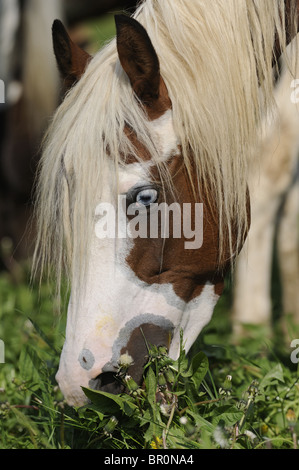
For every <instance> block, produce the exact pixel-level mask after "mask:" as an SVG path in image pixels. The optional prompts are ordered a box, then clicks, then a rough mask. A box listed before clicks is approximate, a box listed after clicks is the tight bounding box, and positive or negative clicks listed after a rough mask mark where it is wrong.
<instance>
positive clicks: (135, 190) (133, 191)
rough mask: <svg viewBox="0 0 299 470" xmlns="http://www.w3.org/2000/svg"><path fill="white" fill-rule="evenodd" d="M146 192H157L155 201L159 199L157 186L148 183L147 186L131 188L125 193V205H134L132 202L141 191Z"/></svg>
mask: <svg viewBox="0 0 299 470" xmlns="http://www.w3.org/2000/svg"><path fill="white" fill-rule="evenodd" d="M146 190H154V191H157V199H158V197H159V193H160V188H159V186H158V185H157V184H154V183H152V184H151V183H149V184H144V185H142V186H141V185H140V186H133V188H131V189H130V190H129V191H128V192H127V193H126V198H127V204H128V205H130V204H134V202H135V201H136V197H137V195H138V194H139V193H141V192H143V191H146Z"/></svg>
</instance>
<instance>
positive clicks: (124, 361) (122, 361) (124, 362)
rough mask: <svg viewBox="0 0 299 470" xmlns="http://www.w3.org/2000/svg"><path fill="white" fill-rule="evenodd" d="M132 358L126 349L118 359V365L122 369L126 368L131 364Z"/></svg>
mask: <svg viewBox="0 0 299 470" xmlns="http://www.w3.org/2000/svg"><path fill="white" fill-rule="evenodd" d="M133 362H134V360H133V358H132V356H130V354H129V353H128V351H127V352H126V353H125V354H122V355H121V356H120V358H119V360H118V365H119V367H121V368H122V369H127V368H128V367H130V366H131V365H132V364H133Z"/></svg>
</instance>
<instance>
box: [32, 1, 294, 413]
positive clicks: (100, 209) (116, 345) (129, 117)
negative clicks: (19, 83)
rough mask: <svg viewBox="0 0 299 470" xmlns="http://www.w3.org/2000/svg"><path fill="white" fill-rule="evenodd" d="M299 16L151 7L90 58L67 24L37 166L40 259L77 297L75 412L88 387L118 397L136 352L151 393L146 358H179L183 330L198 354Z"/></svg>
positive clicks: (59, 35)
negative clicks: (61, 94)
mask: <svg viewBox="0 0 299 470" xmlns="http://www.w3.org/2000/svg"><path fill="white" fill-rule="evenodd" d="M293 7H294V11H293ZM295 7H297V4H295V3H292V2H288V1H286V2H284V1H282V0H277V2H275V6H273V1H272V0H263V1H258V0H225V1H223V0H215V1H213V2H204V1H202V0H193V1H192V2H190V1H187V0H145V1H144V2H143V3H141V5H140V6H139V7H138V9H137V10H136V12H135V14H134V16H133V17H127V16H124V15H118V16H116V18H115V20H116V30H117V34H116V38H115V39H113V40H112V41H111V42H110V43H109V44H107V45H106V46H105V47H104V48H103V49H102V50H101V51H100V52H99V53H98V54H96V55H95V57H93V58H92V57H90V56H89V55H88V54H87V53H86V52H84V51H82V50H81V49H80V48H79V47H77V46H76V45H75V44H74V43H73V42H72V41H71V40H70V38H69V36H68V34H67V32H66V30H65V29H64V27H63V25H62V23H61V22H59V21H56V22H55V23H54V25H53V39H54V51H55V55H56V59H57V62H58V67H59V69H60V72H61V74H62V76H63V78H64V83H65V86H66V89H67V90H68V91H67V93H66V96H65V99H64V101H63V103H62V104H61V106H60V107H59V109H58V110H57V113H56V115H55V116H54V119H53V122H52V124H51V126H50V128H49V131H48V133H47V135H46V137H45V142H44V151H43V156H42V159H41V163H40V167H39V180H38V184H37V202H36V207H37V220H38V238H37V247H36V252H35V262H36V265H38V266H41V267H42V268H43V267H46V266H52V267H53V268H54V270H55V276H56V280H57V285H58V286H59V284H60V281H61V277H62V273H63V271H64V270H65V273H66V277H67V279H69V281H70V284H71V296H70V301H69V307H68V318H67V328H66V339H65V344H64V347H63V351H62V355H61V358H60V366H59V371H58V373H57V381H58V383H59V386H60V388H61V390H62V392H63V394H64V396H65V398H66V400H67V402H68V403H69V404H71V405H81V404H83V403H84V402H85V401H86V398H85V395H84V393H83V392H82V389H81V387H82V386H85V387H91V388H94V389H98V390H106V391H110V392H112V393H117V392H119V391H120V388H119V384H118V382H117V378H116V377H115V374H116V371H117V370H118V368H119V358H120V356H121V355H123V354H126V353H127V354H128V356H130V357H131V359H132V363H131V365H130V367H129V369H128V374H130V375H131V376H132V377H133V378H134V379H135V380H136V381H137V382H139V383H140V382H141V380H142V372H143V366H144V364H145V362H146V356H147V353H148V345H150V344H154V345H157V346H165V347H166V348H167V349H168V351H169V355H170V356H171V357H173V358H176V357H177V356H178V353H179V348H180V334H181V331H182V330H183V335H184V341H185V349H186V351H188V350H189V349H190V347H191V345H192V344H193V342H194V341H195V339H196V338H197V336H198V334H199V333H200V331H201V330H202V329H203V328H204V326H205V325H206V324H207V323H208V322H209V321H210V319H211V316H212V313H213V309H214V307H215V305H216V303H217V301H218V299H219V297H220V295H221V293H222V291H223V286H224V277H225V274H226V273H227V271H228V270H229V269H230V268H231V267H232V265H233V264H234V260H235V258H236V256H237V254H238V253H239V251H240V249H241V247H242V246H243V244H244V241H245V239H246V236H247V232H248V228H249V224H250V209H249V195H248V190H247V167H248V160H249V158H250V156H251V154H252V152H251V149H252V145H253V143H254V142H255V139H256V134H257V129H258V128H259V123H260V121H261V119H262V117H263V116H264V115H265V113H266V109H267V108H268V107H269V106H270V105H271V104H272V99H273V83H272V66H273V64H275V63H276V59H277V57H278V56H279V55H280V53H281V51H282V50H284V48H285V45H286V42H287V41H289V40H290V38H291V37H292V35H293V36H294V35H295V28H294V26H293V24H294V23H293V20H292V18H295V17H296V15H295ZM273 53H274V54H273ZM162 206H163V207H164V209H165V208H166V209H165V211H164V212H163V211H162V210H160V209H161V207H162ZM185 207H186V208H187V209H188V210H186V211H184V210H183V209H184V208H185ZM200 208H203V211H202V212H200V210H199V211H198V210H197V209H200ZM157 213H158V217H156V218H155V217H154V215H157ZM170 214H171V217H170ZM182 214H183V217H181V218H179V215H182ZM200 214H203V217H202V218H201V217H200ZM168 216H169V217H168ZM165 217H166V218H167V217H168V222H169V223H168V225H167V224H166V223H165V220H164V219H165ZM154 219H155V221H156V222H155V223H156V225H155V226H154V227H152V224H151V222H152V220H154ZM197 221H199V223H198V224H197ZM171 222H173V223H171ZM124 227H125V229H124ZM165 227H166V228H165ZM186 227H188V228H189V231H187V230H185V229H186ZM194 227H195V229H198V230H199V231H200V232H201V233H202V240H200V239H199V240H198V239H197V240H195V239H196V236H197V231H196V230H193V231H192V229H194ZM165 234H166V235H165ZM192 234H193V238H194V240H193V239H192V237H191V235H192ZM190 240H191V241H190ZM192 240H193V242H192Z"/></svg>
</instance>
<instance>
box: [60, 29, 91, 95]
mask: <svg viewBox="0 0 299 470" xmlns="http://www.w3.org/2000/svg"><path fill="white" fill-rule="evenodd" d="M52 37H53V46H54V53H55V56H56V60H57V64H58V68H59V71H60V73H61V75H62V78H63V79H64V83H65V87H66V89H69V88H71V87H72V86H73V85H74V84H75V83H76V82H77V81H78V80H79V79H80V78H81V76H82V75H83V73H84V72H85V69H86V66H87V64H88V62H89V61H90V59H91V56H90V55H89V54H88V53H87V52H85V51H84V50H83V49H81V48H80V47H79V46H77V45H76V44H75V43H74V42H73V41H72V40H71V38H70V37H69V35H68V33H67V31H66V29H65V27H64V26H63V24H62V22H61V21H59V20H55V21H54V23H53V27H52Z"/></svg>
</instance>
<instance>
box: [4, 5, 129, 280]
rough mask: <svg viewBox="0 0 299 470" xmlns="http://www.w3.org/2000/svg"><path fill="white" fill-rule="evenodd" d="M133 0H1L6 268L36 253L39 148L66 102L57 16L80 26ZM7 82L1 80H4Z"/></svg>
mask: <svg viewBox="0 0 299 470" xmlns="http://www.w3.org/2000/svg"><path fill="white" fill-rule="evenodd" d="M135 4H136V1H132V0H108V1H106V0H90V1H89V2H86V1H84V0H71V1H70V0H53V1H52V0H51V1H47V0H0V79H1V80H2V82H3V83H4V86H5V103H0V270H2V269H3V268H4V269H9V270H10V271H11V273H12V275H13V276H16V274H17V270H16V269H14V268H15V266H16V263H15V260H17V261H20V260H23V259H28V257H30V256H31V255H32V252H33V247H34V244H33V240H34V223H33V222H31V224H30V225H29V224H28V221H29V220H30V218H32V210H33V204H32V190H33V181H34V178H35V171H36V165H37V162H38V160H39V156H40V154H39V148H40V143H41V140H42V136H43V134H44V132H45V129H46V127H47V126H48V123H49V121H50V119H51V116H52V115H53V113H54V111H55V109H56V108H57V106H58V104H59V101H60V91H61V90H60V88H61V86H60V82H59V74H58V71H57V67H56V64H55V58H54V56H53V47H52V41H51V34H50V31H51V26H52V23H53V21H54V20H55V18H61V19H63V20H65V22H66V24H67V25H68V26H70V27H73V28H75V27H76V25H77V24H78V23H79V22H82V21H83V20H88V19H90V18H93V17H95V16H97V15H102V14H105V13H106V12H107V11H109V10H111V9H113V8H128V9H129V8H131V9H132V8H134V6H135ZM2 82H1V83H2Z"/></svg>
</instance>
